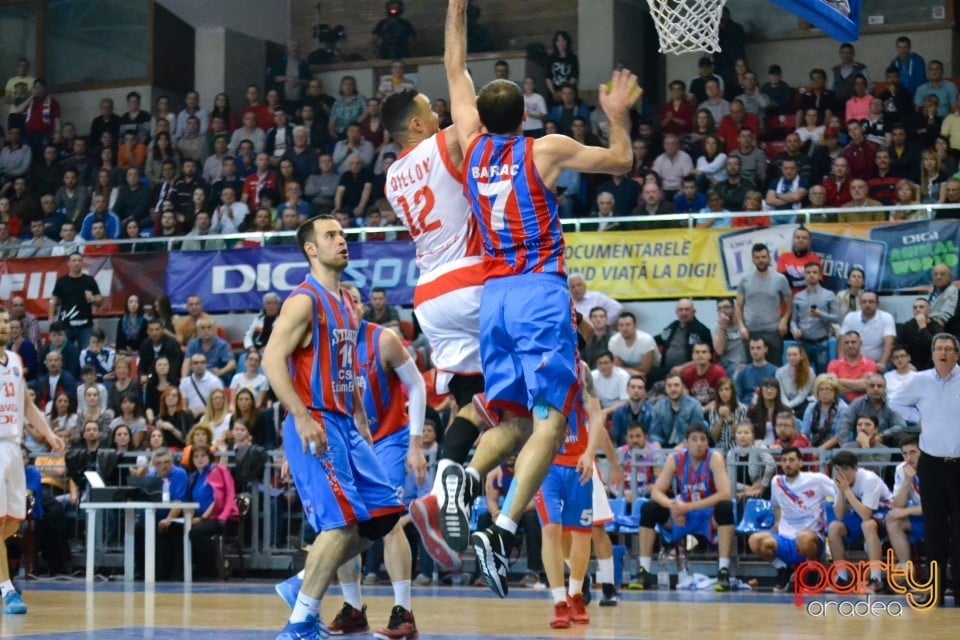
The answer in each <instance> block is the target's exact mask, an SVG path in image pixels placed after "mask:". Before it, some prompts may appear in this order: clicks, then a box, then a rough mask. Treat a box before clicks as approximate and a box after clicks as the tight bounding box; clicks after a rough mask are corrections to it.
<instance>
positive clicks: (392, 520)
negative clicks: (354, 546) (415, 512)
mask: <svg viewBox="0 0 960 640" xmlns="http://www.w3.org/2000/svg"><path fill="white" fill-rule="evenodd" d="M402 515H403V514H402V513H399V512H398V513H390V514H387V515H385V516H377V517H376V518H371V519H370V520H367V521H366V522H361V523H360V524H359V525H358V526H357V532H358V533H359V534H360V537H361V538H366V539H367V540H379V539H380V538H382V537H383V536H385V535H387V534H388V533H390V532H391V531H392V530H393V527H394V526H395V525H396V524H397V522H398V521H399V520H400V517H401V516H402Z"/></svg>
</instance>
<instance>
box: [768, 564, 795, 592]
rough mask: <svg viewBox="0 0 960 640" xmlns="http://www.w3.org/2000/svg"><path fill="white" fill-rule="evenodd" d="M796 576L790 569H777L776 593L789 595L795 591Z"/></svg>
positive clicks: (774, 588)
mask: <svg viewBox="0 0 960 640" xmlns="http://www.w3.org/2000/svg"><path fill="white" fill-rule="evenodd" d="M793 580H794V575H793V572H792V571H791V570H790V567H780V568H779V569H777V583H776V584H775V585H773V592H774V593H789V592H791V591H793Z"/></svg>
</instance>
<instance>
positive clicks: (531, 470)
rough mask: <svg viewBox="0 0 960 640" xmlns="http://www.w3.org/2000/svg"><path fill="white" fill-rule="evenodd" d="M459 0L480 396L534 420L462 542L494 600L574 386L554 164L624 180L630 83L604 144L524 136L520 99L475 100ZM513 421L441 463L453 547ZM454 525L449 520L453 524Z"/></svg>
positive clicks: (620, 83) (563, 425)
mask: <svg viewBox="0 0 960 640" xmlns="http://www.w3.org/2000/svg"><path fill="white" fill-rule="evenodd" d="M466 6H467V0H450V2H449V6H448V9H447V22H446V33H445V52H444V65H445V67H446V70H447V81H448V84H449V89H450V98H451V102H452V113H453V118H454V121H455V122H456V123H457V126H456V131H457V138H458V140H459V141H460V147H461V149H462V150H463V153H464V159H465V160H464V167H463V175H464V193H465V194H466V196H467V200H468V201H470V205H471V208H472V210H473V215H474V217H475V219H476V220H477V222H478V225H479V229H480V233H481V240H482V245H483V252H484V260H485V263H486V265H487V273H486V281H485V284H484V290H483V295H482V297H481V301H480V354H481V360H482V366H483V375H484V379H485V394H486V399H487V401H488V403H489V404H490V406H491V407H493V408H495V409H499V410H501V411H503V412H504V414H505V416H506V415H510V416H519V417H532V420H533V431H532V434H531V435H530V436H529V439H528V440H527V442H526V444H525V445H524V446H523V449H522V450H521V451H520V454H519V456H518V457H517V463H516V470H517V475H516V483H517V489H516V498H515V500H512V501H511V500H508V501H507V503H505V504H504V508H503V511H502V513H501V514H500V515H499V516H498V517H497V521H496V522H495V523H494V525H493V526H492V527H491V528H490V529H488V530H486V531H481V532H478V533H476V534H474V535H473V536H471V538H470V544H472V545H473V547H474V549H475V550H476V552H477V560H478V566H479V568H480V573H481V575H482V576H483V577H484V580H485V581H486V582H487V584H488V585H489V586H490V587H491V589H493V591H494V593H496V594H497V595H499V596H500V597H504V596H506V593H507V572H508V568H509V564H508V557H509V554H510V549H511V547H512V546H513V540H514V536H515V534H516V529H517V522H518V520H519V518H520V515H521V514H522V512H523V509H524V507H525V506H526V505H527V504H528V503H529V501H530V499H531V498H532V497H533V495H534V493H536V491H537V489H539V487H540V485H541V483H542V482H543V478H544V476H545V475H546V473H547V471H548V469H549V468H550V464H551V461H552V460H553V457H554V455H555V454H556V453H557V451H558V450H559V448H560V445H561V444H562V443H563V441H564V438H565V437H566V434H567V417H566V416H568V415H569V413H570V409H571V406H572V403H573V401H574V397H575V395H576V387H577V373H576V371H577V370H576V352H577V348H576V337H575V334H576V328H575V324H574V316H573V306H572V304H571V301H570V294H569V290H568V288H567V282H566V271H565V268H564V244H563V234H562V233H561V229H560V220H559V214H558V210H557V199H556V195H555V193H554V191H555V188H556V182H557V177H558V176H559V174H560V171H561V170H562V169H571V170H573V171H580V172H584V173H614V174H619V173H624V172H626V171H628V170H629V167H630V166H631V163H632V150H631V146H630V136H629V129H630V117H629V110H630V107H631V105H632V104H633V103H634V102H635V101H636V100H637V99H639V98H640V95H641V93H642V92H641V91H640V89H639V87H638V86H637V80H636V76H634V75H633V74H631V73H630V72H629V71H623V72H621V71H617V72H615V73H614V75H613V80H612V82H611V83H610V85H609V90H608V89H606V88H604V87H601V89H600V107H601V108H602V109H603V111H604V113H605V114H606V116H607V119H608V120H609V121H610V146H609V148H601V147H585V146H583V145H581V144H579V143H577V142H576V141H575V140H573V139H572V138H568V137H566V136H556V135H553V136H545V137H543V138H540V139H538V140H536V141H534V140H533V139H529V138H524V137H523V135H522V125H523V119H524V106H523V92H522V90H521V89H520V87H519V86H517V85H516V84H515V83H513V82H510V81H507V80H494V81H493V82H491V83H489V84H487V85H486V86H484V87H483V88H482V89H481V90H480V93H479V95H477V96H475V95H474V85H473V80H472V79H471V77H470V74H469V73H468V72H467V68H466ZM517 424H518V422H517V421H516V420H507V421H506V422H505V426H502V427H500V428H499V429H497V430H493V431H491V432H489V433H487V434H486V435H485V436H484V438H483V439H482V440H481V441H480V442H481V444H480V446H479V449H478V451H477V453H476V455H475V456H474V458H473V461H472V462H471V465H470V468H468V469H466V470H464V469H463V468H462V467H461V466H459V465H450V466H448V467H447V468H446V469H445V470H444V473H443V477H442V479H441V480H442V486H443V487H444V493H445V495H444V496H443V498H442V499H441V504H440V511H441V513H449V512H451V511H455V512H459V515H460V518H459V523H457V526H455V527H454V529H455V530H454V531H451V527H450V520H449V519H448V518H445V517H442V518H441V521H440V522H441V525H442V526H443V527H444V535H445V537H446V538H447V542H448V543H450V546H452V547H453V548H454V549H457V548H463V547H464V546H466V545H465V544H464V543H465V542H466V538H465V537H464V534H465V533H466V530H467V528H466V523H467V514H468V499H469V491H468V490H469V487H471V486H477V485H479V475H480V470H482V469H489V468H492V467H493V465H494V464H495V463H496V462H497V461H498V459H499V457H500V456H501V452H502V451H504V450H505V449H509V448H510V446H511V445H512V443H514V442H516V441H517V440H518V439H519V437H518V433H517V427H516V425H517ZM455 522H456V521H455Z"/></svg>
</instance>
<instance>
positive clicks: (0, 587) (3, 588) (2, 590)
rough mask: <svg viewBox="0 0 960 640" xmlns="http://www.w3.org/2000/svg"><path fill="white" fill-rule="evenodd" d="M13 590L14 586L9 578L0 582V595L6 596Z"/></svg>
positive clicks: (14, 589)
mask: <svg viewBox="0 0 960 640" xmlns="http://www.w3.org/2000/svg"><path fill="white" fill-rule="evenodd" d="M14 591H16V588H15V587H14V586H13V583H12V582H10V581H9V580H6V581H4V582H2V583H0V597H3V598H6V597H7V594H8V593H13V592H14Z"/></svg>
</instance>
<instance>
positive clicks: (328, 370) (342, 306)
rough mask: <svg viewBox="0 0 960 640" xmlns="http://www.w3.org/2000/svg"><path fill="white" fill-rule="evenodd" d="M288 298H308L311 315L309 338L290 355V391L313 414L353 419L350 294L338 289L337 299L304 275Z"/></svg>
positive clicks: (354, 320)
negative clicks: (328, 413) (306, 343)
mask: <svg viewBox="0 0 960 640" xmlns="http://www.w3.org/2000/svg"><path fill="white" fill-rule="evenodd" d="M290 295H291V296H296V295H306V296H309V297H310V299H311V300H312V301H313V312H314V313H313V316H314V321H313V339H312V340H311V341H310V344H309V345H307V346H306V347H298V348H297V349H296V350H295V351H294V352H293V355H292V356H291V377H292V379H293V388H294V390H295V391H296V392H297V395H298V396H299V397H300V400H301V401H303V404H304V405H306V407H307V408H308V409H310V410H311V411H313V412H316V411H329V412H331V413H339V414H342V415H345V416H349V417H353V391H354V386H355V385H356V380H357V378H358V377H359V375H360V370H359V367H358V366H357V360H356V349H357V327H358V326H359V321H358V318H357V312H356V310H355V309H354V307H353V299H352V298H351V297H350V293H349V292H348V291H347V290H345V289H341V290H340V299H339V300H338V299H337V297H336V296H335V295H334V294H332V293H331V292H329V291H327V290H326V289H325V288H324V287H323V285H321V284H320V283H319V282H317V281H316V280H315V279H314V277H313V276H311V275H307V278H306V279H305V280H304V281H303V283H302V284H300V285H298V286H297V287H296V288H294V290H293V291H291V292H290ZM315 417H316V416H315Z"/></svg>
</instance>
